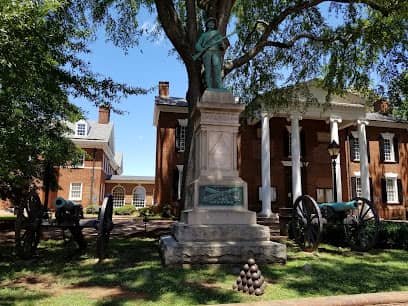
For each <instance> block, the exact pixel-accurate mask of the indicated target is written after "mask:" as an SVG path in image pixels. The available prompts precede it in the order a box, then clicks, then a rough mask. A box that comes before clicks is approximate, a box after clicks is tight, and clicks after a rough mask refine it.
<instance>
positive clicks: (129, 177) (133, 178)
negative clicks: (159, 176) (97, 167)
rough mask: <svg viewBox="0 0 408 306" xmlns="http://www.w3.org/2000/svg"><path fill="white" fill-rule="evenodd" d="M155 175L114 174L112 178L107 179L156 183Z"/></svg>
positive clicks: (111, 180)
mask: <svg viewBox="0 0 408 306" xmlns="http://www.w3.org/2000/svg"><path fill="white" fill-rule="evenodd" d="M154 180H155V177H154V176H134V175H112V176H111V177H110V178H108V179H107V180H106V182H107V183H109V182H140V181H143V182H151V183H152V184H154Z"/></svg>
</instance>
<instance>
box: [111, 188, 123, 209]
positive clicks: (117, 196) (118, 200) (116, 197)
mask: <svg viewBox="0 0 408 306" xmlns="http://www.w3.org/2000/svg"><path fill="white" fill-rule="evenodd" d="M112 197H113V207H121V206H123V205H124V204H125V190H124V189H123V187H121V186H117V187H115V188H114V189H113V191H112Z"/></svg>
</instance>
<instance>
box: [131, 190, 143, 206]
mask: <svg viewBox="0 0 408 306" xmlns="http://www.w3.org/2000/svg"><path fill="white" fill-rule="evenodd" d="M145 202H146V190H145V189H144V188H143V187H140V186H139V187H136V188H135V189H134V190H133V200H132V203H133V205H134V206H135V207H137V208H142V207H145Z"/></svg>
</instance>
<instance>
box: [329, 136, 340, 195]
mask: <svg viewBox="0 0 408 306" xmlns="http://www.w3.org/2000/svg"><path fill="white" fill-rule="evenodd" d="M327 151H328V152H329V155H330V158H331V160H332V166H333V199H334V202H337V179H336V159H337V156H338V155H339V152H340V146H339V144H338V143H337V142H336V141H335V140H333V141H332V142H331V143H329V146H328V147H327Z"/></svg>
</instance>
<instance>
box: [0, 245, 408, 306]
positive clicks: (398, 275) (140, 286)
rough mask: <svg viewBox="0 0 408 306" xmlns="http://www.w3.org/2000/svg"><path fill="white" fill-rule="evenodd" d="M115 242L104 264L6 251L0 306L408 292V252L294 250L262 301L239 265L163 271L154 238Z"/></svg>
mask: <svg viewBox="0 0 408 306" xmlns="http://www.w3.org/2000/svg"><path fill="white" fill-rule="evenodd" d="M111 242H112V243H111V245H110V247H111V248H110V250H111V252H110V258H109V259H108V260H106V261H105V262H104V263H97V261H96V259H95V257H94V255H95V254H94V247H95V246H94V245H93V244H91V245H90V246H89V252H88V253H84V254H81V255H76V254H75V249H74V246H73V245H70V244H68V245H65V246H64V244H63V242H61V241H48V242H42V243H41V244H40V249H39V256H38V257H37V258H35V259H34V260H31V261H18V260H15V259H14V257H13V255H12V254H11V249H12V248H11V246H0V305H69V306H73V305H75V306H77V305H183V306H184V305H196V304H214V303H232V302H243V301H261V300H272V299H284V298H295V297H306V296H323V295H337V294H353V293H367V292H377V291H391V290H408V273H407V271H408V252H406V251H398V250H391V251H378V252H372V253H364V254H363V253H353V252H350V251H349V250H348V249H339V248H335V247H329V246H326V245H323V248H321V249H320V251H319V252H318V253H314V254H308V253H303V252H299V251H297V250H295V249H294V248H290V249H289V253H288V255H289V258H288V262H287V264H286V265H259V266H260V269H261V270H262V274H263V275H264V276H265V278H266V280H267V282H268V285H267V287H266V291H265V294H264V295H263V296H261V297H255V296H248V295H244V294H242V293H237V292H234V291H232V289H231V286H232V284H233V283H234V281H235V279H236V277H237V275H238V273H239V268H240V265H238V266H235V267H233V266H226V265H218V266H211V267H201V268H199V267H195V268H188V269H187V268H185V269H180V268H177V269H175V268H174V269H171V268H163V267H162V266H161V264H160V258H159V255H158V251H157V242H156V241H155V240H151V239H137V238H133V239H113V240H111ZM7 254H10V255H7ZM305 265H306V268H305ZM237 269H238V271H237Z"/></svg>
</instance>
